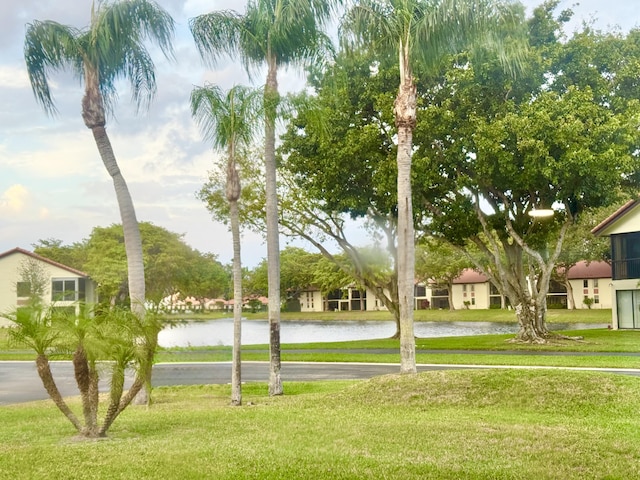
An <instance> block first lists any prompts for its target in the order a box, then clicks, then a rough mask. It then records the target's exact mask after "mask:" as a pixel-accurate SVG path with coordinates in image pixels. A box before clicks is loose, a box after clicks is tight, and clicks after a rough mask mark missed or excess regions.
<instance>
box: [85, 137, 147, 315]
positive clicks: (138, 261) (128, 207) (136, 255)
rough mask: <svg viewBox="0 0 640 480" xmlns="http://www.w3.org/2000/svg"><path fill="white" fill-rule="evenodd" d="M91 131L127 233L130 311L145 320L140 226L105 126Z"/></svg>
mask: <svg viewBox="0 0 640 480" xmlns="http://www.w3.org/2000/svg"><path fill="white" fill-rule="evenodd" d="M91 131H92V133H93V138H94V139H95V141H96V145H97V147H98V151H99V152H100V157H101V158H102V162H103V163H104V166H105V168H106V169H107V172H109V175H110V176H111V178H112V180H113V186H114V188H115V191H116V198H117V200H118V208H119V209H120V218H121V220H122V229H123V231H124V247H125V250H126V253H127V269H128V279H129V296H130V298H131V310H132V311H133V312H134V313H135V314H136V315H138V317H140V318H144V313H145V309H144V302H145V284H144V263H143V256H142V238H141V236H140V228H139V226H138V220H137V218H136V211H135V208H134V206H133V200H132V199H131V194H130V193H129V188H128V187H127V183H126V182H125V180H124V177H123V176H122V173H121V172H120V168H119V167H118V163H117V161H116V157H115V154H114V153H113V148H112V147H111V142H110V141H109V137H108V135H107V130H106V128H105V127H104V126H94V127H93V128H92V129H91Z"/></svg>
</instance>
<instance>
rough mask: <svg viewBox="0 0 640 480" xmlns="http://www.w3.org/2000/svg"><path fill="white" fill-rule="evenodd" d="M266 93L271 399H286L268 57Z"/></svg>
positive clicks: (273, 93) (273, 67)
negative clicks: (281, 375) (282, 373)
mask: <svg viewBox="0 0 640 480" xmlns="http://www.w3.org/2000/svg"><path fill="white" fill-rule="evenodd" d="M267 63H268V73H267V82H266V85H265V89H264V97H265V127H264V136H265V138H264V163H265V189H266V197H267V198H266V210H267V278H268V282H269V395H282V393H283V388H282V379H281V378H280V240H279V229H278V194H277V183H276V150H275V144H276V127H275V121H276V107H277V103H278V79H277V63H276V60H275V58H273V56H269V57H268V61H267Z"/></svg>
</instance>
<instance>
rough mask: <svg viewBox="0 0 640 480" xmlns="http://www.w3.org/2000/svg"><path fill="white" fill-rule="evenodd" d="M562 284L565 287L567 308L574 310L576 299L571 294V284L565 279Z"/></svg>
mask: <svg viewBox="0 0 640 480" xmlns="http://www.w3.org/2000/svg"><path fill="white" fill-rule="evenodd" d="M564 285H565V286H566V287H567V310H575V309H576V299H575V297H574V296H573V286H572V285H571V282H570V281H569V280H565V281H564Z"/></svg>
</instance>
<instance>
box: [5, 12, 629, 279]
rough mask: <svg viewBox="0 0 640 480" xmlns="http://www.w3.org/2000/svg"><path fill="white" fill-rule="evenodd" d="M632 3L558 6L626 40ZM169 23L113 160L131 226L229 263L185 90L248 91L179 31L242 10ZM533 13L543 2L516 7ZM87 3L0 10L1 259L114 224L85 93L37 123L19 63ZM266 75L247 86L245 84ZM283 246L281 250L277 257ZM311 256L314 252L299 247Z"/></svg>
mask: <svg viewBox="0 0 640 480" xmlns="http://www.w3.org/2000/svg"><path fill="white" fill-rule="evenodd" d="M636 2H637V0H608V1H604V0H581V1H580V2H579V4H577V2H576V1H575V0H570V1H567V0H562V1H561V4H560V8H573V10H574V12H575V16H574V22H573V24H572V25H573V27H572V28H575V27H576V26H577V25H579V24H580V22H582V21H590V20H591V19H597V21H596V23H595V25H596V26H597V27H599V28H602V29H605V30H606V29H610V28H614V27H619V28H621V29H622V30H623V31H627V30H628V29H630V28H632V27H635V26H638V25H639V24H640V14H639V13H638V9H637V6H636V5H637V4H636ZM157 3H159V4H160V5H161V6H162V7H163V8H165V9H166V10H167V11H168V12H169V13H170V14H171V15H172V16H173V18H174V20H175V21H176V26H177V29H176V39H175V42H174V48H175V52H176V60H174V61H173V62H169V61H167V60H165V59H164V58H163V57H162V55H161V54H160V53H159V52H157V51H155V50H153V49H152V55H153V58H154V61H155V63H156V75H157V84H158V92H157V95H156V97H155V100H154V102H153V104H152V105H151V108H150V109H149V110H148V111H146V112H141V113H138V114H136V112H135V109H134V108H133V107H132V105H131V102H130V101H129V96H130V95H129V92H128V90H127V88H126V85H123V88H122V89H121V90H120V95H119V100H118V103H117V104H116V107H115V109H114V114H115V115H114V117H113V118H110V119H109V120H108V123H107V132H108V134H109V136H110V139H111V142H112V145H113V148H114V151H115V154H116V158H117V160H118V163H119V166H120V169H121V171H122V173H123V175H124V178H125V180H126V181H127V184H128V186H129V190H130V192H131V195H132V197H133V201H134V205H135V207H136V213H137V217H138V220H140V221H150V222H152V223H154V224H155V225H158V226H161V227H164V228H166V229H168V230H170V231H172V232H176V233H180V234H183V235H184V239H185V241H186V243H188V244H189V245H190V246H192V247H193V248H196V249H198V250H200V251H201V252H211V253H214V254H216V255H218V259H219V260H220V261H221V262H222V263H225V264H227V263H230V262H231V258H232V244H231V234H230V233H229V232H228V229H227V227H226V226H225V225H223V224H220V223H216V222H214V221H213V220H212V219H211V217H210V215H209V213H208V212H207V210H206V208H205V206H204V204H203V203H202V202H201V201H200V200H198V199H197V198H196V192H197V191H198V190H199V189H200V188H201V187H202V185H203V183H204V182H205V181H206V179H207V172H208V170H210V169H211V168H212V165H213V162H214V161H216V160H219V158H220V157H219V156H218V155H217V154H216V153H215V152H213V150H212V149H211V147H210V146H209V145H208V144H207V143H205V142H203V140H202V136H201V134H200V131H199V130H198V128H197V127H196V125H195V124H194V122H193V120H192V118H191V114H190V112H189V95H190V93H191V90H192V88H193V87H194V86H200V85H204V84H205V83H207V82H209V83H215V84H217V85H219V86H220V87H221V88H223V89H227V88H230V87H231V86H233V85H234V84H250V83H251V82H250V81H249V79H248V78H247V76H246V74H245V73H244V70H243V69H242V66H241V65H240V64H239V62H238V61H237V59H228V58H223V59H222V60H221V61H220V62H218V64H217V66H216V68H215V69H211V68H208V67H205V66H204V65H203V63H202V61H201V59H200V57H199V56H198V53H197V51H196V48H195V45H194V43H193V39H192V38H191V35H190V33H189V30H188V21H189V19H190V18H193V17H195V16H197V15H200V14H203V13H208V12H210V11H214V10H224V9H234V10H236V11H238V12H240V13H243V11H244V5H245V3H246V2H245V1H244V0H236V1H233V0H224V1H215V0H207V1H205V0H158V2H157ZM523 3H524V4H525V6H527V7H528V8H529V11H530V8H531V7H533V6H535V5H537V4H539V3H541V0H540V1H537V0H525V1H523ZM90 11H91V0H56V1H42V0H4V1H2V2H1V3H0V253H1V252H4V251H6V250H9V249H12V248H14V247H21V248H25V249H32V246H33V244H34V243H37V242H38V240H41V239H59V240H62V241H63V243H65V244H70V243H73V242H78V241H81V240H82V239H84V238H87V237H89V235H90V233H91V230H92V229H93V228H94V227H96V226H108V225H111V224H114V223H120V218H119V213H118V207H117V203H116V199H115V192H114V190H113V184H112V182H111V178H110V177H109V175H108V174H107V172H106V170H105V168H104V166H103V164H102V161H101V160H100V156H99V155H98V152H97V149H96V146H95V143H94V140H93V136H92V135H91V132H90V131H89V130H88V129H87V128H86V127H85V126H84V124H83V122H82V118H81V116H80V111H81V109H80V101H81V98H82V93H83V90H82V86H81V85H80V83H79V82H78V81H77V80H76V79H74V78H72V77H71V76H69V75H65V74H54V75H52V76H51V86H52V90H53V95H54V101H55V102H56V107H57V109H58V114H57V115H56V116H55V117H50V116H47V115H46V114H45V112H44V111H43V110H42V108H41V107H40V105H38V104H37V103H36V101H35V98H34V96H33V93H32V90H31V86H30V84H29V79H28V76H27V72H26V67H25V64H24V57H23V42H24V34H25V29H26V25H27V24H28V23H29V22H32V21H33V20H55V21H57V22H59V23H63V24H66V25H72V26H74V27H84V26H86V25H87V24H88V21H89V15H90ZM263 78H264V75H263V74H262V73H257V74H256V75H254V78H253V84H254V85H256V86H258V85H261V84H262V83H263V81H264V80H263ZM279 84H280V89H281V91H295V90H300V89H302V88H303V87H304V78H303V76H302V74H301V73H300V72H299V71H297V70H295V69H290V70H286V71H283V72H281V73H280V74H279ZM285 245H286V241H285V240H282V241H281V248H283V247H284V246H285ZM308 249H309V250H311V247H309V248H308ZM264 257H266V246H265V244H264V241H263V239H262V237H260V236H259V235H256V234H252V233H246V232H245V233H244V235H243V243H242V261H243V264H244V265H245V266H248V267H250V268H251V267H254V266H255V265H257V264H258V263H259V262H260V261H261V259H262V258H264Z"/></svg>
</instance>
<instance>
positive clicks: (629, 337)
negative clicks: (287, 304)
mask: <svg viewBox="0 0 640 480" xmlns="http://www.w3.org/2000/svg"><path fill="white" fill-rule="evenodd" d="M561 333H565V334H567V335H572V336H581V337H583V339H582V340H580V341H576V340H558V341H556V342H553V343H551V344H549V345H521V344H517V343H513V342H510V340H511V339H513V335H510V334H505V335H474V336H468V337H443V338H428V339H424V338H422V339H421V338H419V339H417V340H416V349H417V355H416V360H417V362H418V363H434V364H458V365H459V364H481V365H520V366H533V365H539V366H561V367H594V368H640V356H624V355H621V356H613V355H607V354H609V353H638V352H640V331H635V330H608V329H589V330H570V331H565V332H561ZM399 349H400V345H399V341H398V340H393V339H378V340H358V341H350V342H331V343H309V344H283V345H282V360H283V361H290V362H293V361H300V362H302V361H306V362H367V363H376V362H377V363H399V362H400V355H399ZM448 350H453V351H454V352H447V351H448ZM424 351H428V353H423V352H424ZM458 351H464V352H465V353H458ZM487 352H489V353H487ZM491 352H496V353H495V354H491ZM499 352H517V353H518V354H517V355H504V354H499ZM545 352H548V353H562V352H565V353H570V352H578V353H592V354H595V355H589V356H572V355H560V356H556V355H553V356H552V355H540V354H541V353H545ZM527 353H530V354H527ZM598 353H601V354H602V355H597V354H598ZM242 359H243V360H245V361H249V360H251V361H268V360H269V355H268V346H267V345H252V346H244V347H243V350H242ZM157 360H158V361H159V362H176V361H181V362H188V361H204V362H206V361H210V362H216V361H230V360H231V347H192V348H174V349H168V350H165V349H163V350H160V351H159V352H158V355H157Z"/></svg>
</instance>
